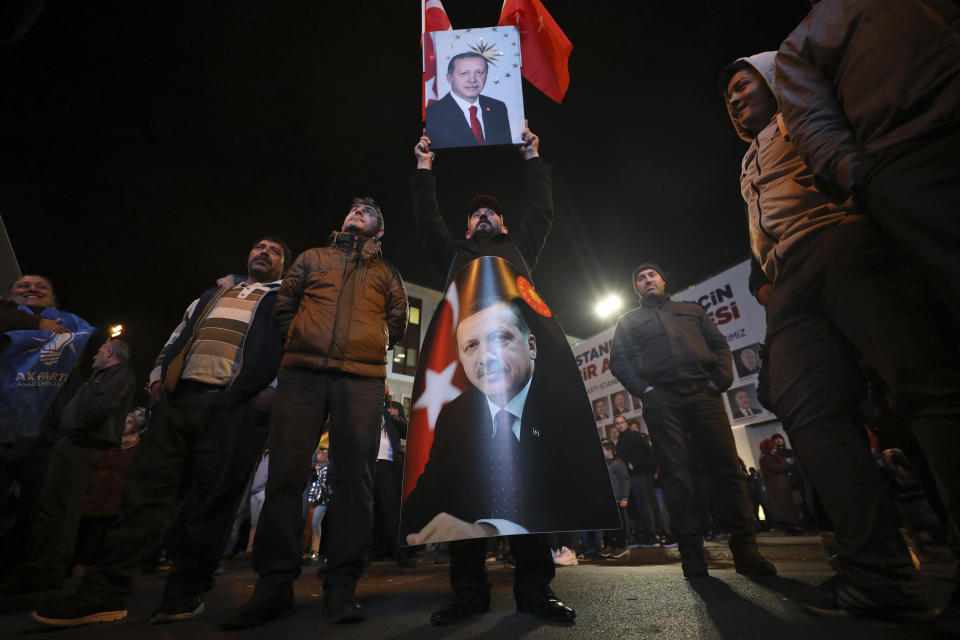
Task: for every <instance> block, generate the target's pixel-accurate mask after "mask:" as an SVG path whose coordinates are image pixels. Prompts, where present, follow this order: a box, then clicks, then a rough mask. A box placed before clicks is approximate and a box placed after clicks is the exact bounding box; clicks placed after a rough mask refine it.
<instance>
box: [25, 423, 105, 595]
mask: <svg viewBox="0 0 960 640" xmlns="http://www.w3.org/2000/svg"><path fill="white" fill-rule="evenodd" d="M106 455H107V450H106V449H104V448H92V447H83V446H79V445H76V444H74V443H73V442H71V441H70V439H69V438H67V437H63V438H61V439H60V440H59V441H58V442H57V444H55V445H54V447H53V450H52V451H51V452H50V464H49V466H48V467H47V477H46V479H45V480H44V483H43V489H42V490H41V491H40V500H39V501H38V502H37V512H36V515H35V517H34V531H33V544H32V546H31V550H30V553H29V555H28V556H27V560H26V562H24V563H23V565H22V569H23V570H25V571H30V572H31V573H35V574H42V575H46V576H49V577H51V578H61V577H63V575H64V574H65V573H66V570H67V567H68V566H69V564H70V561H71V560H72V559H73V550H74V546H75V544H76V541H77V531H78V530H79V527H80V502H81V501H82V500H83V494H84V493H85V492H86V490H87V485H88V484H89V482H90V476H91V475H92V474H93V469H94V467H96V466H97V463H98V462H100V461H101V460H103V458H104V457H105V456H106Z"/></svg>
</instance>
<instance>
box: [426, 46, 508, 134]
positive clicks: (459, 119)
mask: <svg viewBox="0 0 960 640" xmlns="http://www.w3.org/2000/svg"><path fill="white" fill-rule="evenodd" d="M489 67H490V65H489V62H488V61H487V59H486V58H485V57H483V56H482V55H481V54H479V53H474V52H467V53H460V54H457V55H455V56H453V58H451V59H450V62H449V63H448V64H447V82H448V83H450V91H449V92H448V93H447V94H446V95H445V96H443V98H441V99H440V100H439V101H438V102H435V103H433V104H431V105H430V106H428V107H427V123H426V124H427V133H426V135H427V137H428V138H430V144H431V145H432V146H433V147H434V148H436V149H441V148H444V147H470V146H478V145H479V146H483V145H489V144H510V143H511V136H510V122H509V119H508V116H507V105H505V104H504V103H503V102H501V101H500V100H497V99H495V98H490V97H488V96H485V95H481V93H480V92H481V91H483V88H484V86H485V85H486V83H487V74H488V72H489Z"/></svg>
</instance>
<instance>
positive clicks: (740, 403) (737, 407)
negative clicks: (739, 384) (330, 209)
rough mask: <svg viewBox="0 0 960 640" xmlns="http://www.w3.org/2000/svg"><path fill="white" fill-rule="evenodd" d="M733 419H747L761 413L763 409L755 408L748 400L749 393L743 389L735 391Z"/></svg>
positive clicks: (749, 399)
mask: <svg viewBox="0 0 960 640" xmlns="http://www.w3.org/2000/svg"><path fill="white" fill-rule="evenodd" d="M731 408H732V409H733V419H734V420H740V419H741V418H749V417H751V416H756V415H759V414H761V413H763V412H764V411H763V409H761V408H760V407H758V406H755V405H754V404H753V402H752V400H751V398H750V393H749V392H748V391H747V390H746V389H745V388H742V389H737V390H736V391H734V392H733V403H732V407H731Z"/></svg>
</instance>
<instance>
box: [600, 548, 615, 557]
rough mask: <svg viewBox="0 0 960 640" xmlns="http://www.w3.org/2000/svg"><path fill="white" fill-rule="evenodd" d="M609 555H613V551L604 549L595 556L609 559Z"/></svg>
mask: <svg viewBox="0 0 960 640" xmlns="http://www.w3.org/2000/svg"><path fill="white" fill-rule="evenodd" d="M611 553H613V549H611V548H610V547H604V548H603V549H601V550H600V553H599V554H597V555H599V556H600V557H601V558H609V557H610V554H611Z"/></svg>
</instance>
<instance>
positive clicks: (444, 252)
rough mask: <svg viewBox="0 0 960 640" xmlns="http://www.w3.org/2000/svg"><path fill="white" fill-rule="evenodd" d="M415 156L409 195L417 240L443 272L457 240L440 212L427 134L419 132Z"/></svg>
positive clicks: (451, 260)
mask: <svg viewBox="0 0 960 640" xmlns="http://www.w3.org/2000/svg"><path fill="white" fill-rule="evenodd" d="M413 153H414V155H416V157H417V172H416V173H415V174H413V175H412V176H410V195H411V196H412V198H413V220H414V223H415V224H416V225H417V232H418V234H419V236H420V243H421V244H422V245H423V246H424V247H425V248H426V249H427V250H428V251H429V252H430V255H431V257H432V258H433V260H434V262H435V263H436V264H437V265H438V266H439V267H440V269H441V270H442V271H443V272H444V273H446V270H447V269H448V268H449V267H450V263H451V262H453V257H454V255H456V252H457V241H456V239H455V238H454V237H453V234H452V233H450V229H449V227H447V223H446V222H444V221H443V216H442V215H441V214H440V205H439V204H438V203H437V185H436V181H435V180H434V177H433V159H434V156H435V154H434V152H433V151H430V138H428V137H426V136H422V137H421V138H420V141H419V142H417V145H416V146H415V147H414V148H413Z"/></svg>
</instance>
